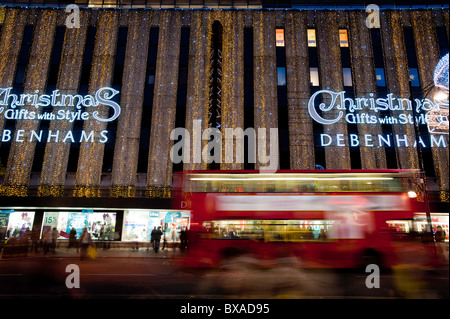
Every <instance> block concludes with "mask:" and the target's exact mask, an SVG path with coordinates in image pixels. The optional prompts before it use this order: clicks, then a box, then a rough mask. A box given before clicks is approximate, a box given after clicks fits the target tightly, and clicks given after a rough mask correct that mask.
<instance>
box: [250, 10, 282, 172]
mask: <svg viewBox="0 0 450 319" xmlns="http://www.w3.org/2000/svg"><path fill="white" fill-rule="evenodd" d="M275 28H276V26H275V16H274V12H272V11H268V12H267V11H254V13H253V64H254V73H253V74H254V94H255V98H254V101H255V102H254V103H255V105H254V123H255V131H256V133H257V136H258V138H257V140H258V149H259V148H260V141H261V138H262V137H261V136H260V134H258V129H259V128H262V129H265V130H266V150H265V152H264V151H263V152H262V154H258V156H257V159H256V163H255V169H260V168H263V167H265V166H267V165H265V164H261V163H268V161H269V159H268V155H269V154H270V151H271V150H270V143H274V141H271V139H270V136H269V133H270V129H271V128H278V108H277V104H278V102H277V67H276V66H277V61H276V38H275ZM277 144H278V143H277ZM276 151H277V153H278V150H276ZM261 155H262V156H261ZM270 155H272V154H270ZM278 163H279V161H278ZM268 164H270V163H268Z"/></svg>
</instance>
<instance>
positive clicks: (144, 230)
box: [122, 210, 190, 242]
mask: <svg viewBox="0 0 450 319" xmlns="http://www.w3.org/2000/svg"><path fill="white" fill-rule="evenodd" d="M189 223H190V212H188V211H146V210H127V211H125V214H124V223H123V228H122V241H150V239H151V232H152V230H153V229H155V228H156V229H157V228H158V227H161V231H162V232H163V235H164V237H165V240H166V242H178V241H179V240H180V231H181V230H182V229H189ZM164 237H163V238H164Z"/></svg>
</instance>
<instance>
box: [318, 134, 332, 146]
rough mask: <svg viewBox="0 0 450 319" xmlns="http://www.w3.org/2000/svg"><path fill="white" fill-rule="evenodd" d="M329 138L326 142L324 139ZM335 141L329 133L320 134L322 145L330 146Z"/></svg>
mask: <svg viewBox="0 0 450 319" xmlns="http://www.w3.org/2000/svg"><path fill="white" fill-rule="evenodd" d="M325 138H326V139H328V141H327V142H326V143H325V140H324V139H325ZM332 142H333V139H332V138H331V136H330V135H328V134H320V146H330V145H331V143H332Z"/></svg>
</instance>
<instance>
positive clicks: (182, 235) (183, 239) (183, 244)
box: [180, 228, 187, 251]
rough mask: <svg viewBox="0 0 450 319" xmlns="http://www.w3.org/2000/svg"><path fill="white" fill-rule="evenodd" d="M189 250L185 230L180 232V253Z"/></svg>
mask: <svg viewBox="0 0 450 319" xmlns="http://www.w3.org/2000/svg"><path fill="white" fill-rule="evenodd" d="M186 248H187V236H186V231H185V230H184V228H183V229H182V230H181V231H180V251H184V250H185V249H186Z"/></svg>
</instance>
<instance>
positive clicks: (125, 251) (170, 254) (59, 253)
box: [0, 247, 184, 260]
mask: <svg viewBox="0 0 450 319" xmlns="http://www.w3.org/2000/svg"><path fill="white" fill-rule="evenodd" d="M0 256H1V257H0V258H1V259H0V260H10V259H18V258H43V257H53V258H79V257H80V252H79V251H78V252H77V249H76V248H67V247H58V248H56V249H55V253H51V252H48V253H47V254H44V251H43V250H42V249H40V250H39V251H38V252H37V253H36V252H34V251H33V252H32V251H28V253H27V255H26V256H25V255H24V254H21V255H19V254H17V255H12V256H3V255H2V254H0ZM183 256H184V253H182V252H181V251H180V250H179V249H178V248H171V247H169V248H168V247H166V248H165V249H164V250H161V249H160V250H159V252H158V253H155V252H154V251H153V250H151V249H149V248H148V247H140V248H139V249H132V248H131V247H120V248H117V247H114V248H109V249H103V248H102V247H99V248H97V256H96V258H111V257H112V258H177V257H183Z"/></svg>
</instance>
